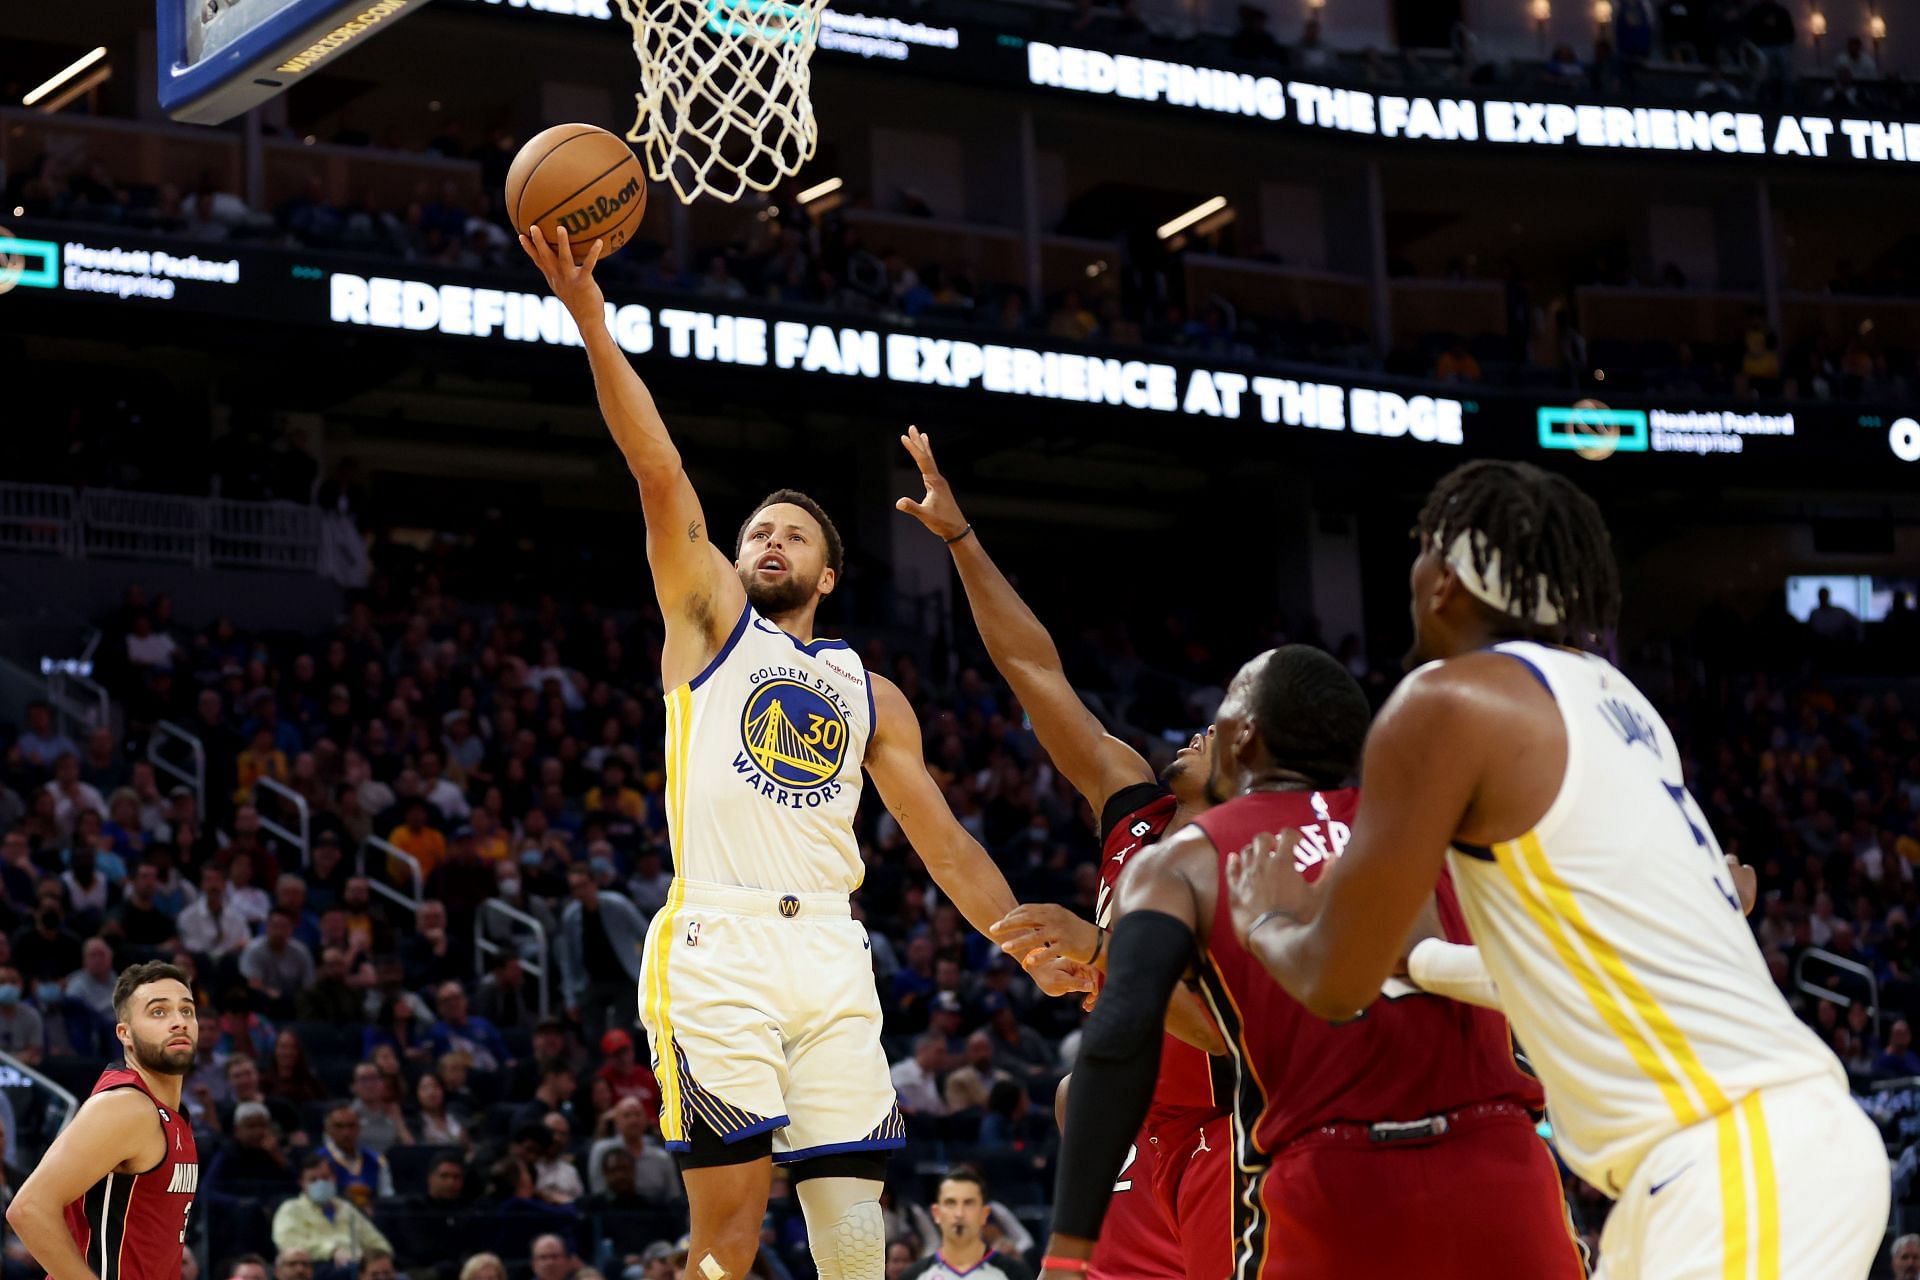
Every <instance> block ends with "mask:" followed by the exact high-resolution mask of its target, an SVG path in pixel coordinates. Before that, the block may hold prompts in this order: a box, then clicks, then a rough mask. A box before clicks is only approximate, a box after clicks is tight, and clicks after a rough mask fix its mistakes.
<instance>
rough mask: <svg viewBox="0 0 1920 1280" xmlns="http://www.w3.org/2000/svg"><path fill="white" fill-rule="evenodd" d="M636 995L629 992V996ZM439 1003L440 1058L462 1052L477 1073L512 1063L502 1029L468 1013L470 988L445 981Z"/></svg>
mask: <svg viewBox="0 0 1920 1280" xmlns="http://www.w3.org/2000/svg"><path fill="white" fill-rule="evenodd" d="M632 994H633V993H632V992H628V996H629V997H631V996H632ZM435 1000H436V1004H437V1005H438V1007H439V1012H440V1020H439V1021H438V1022H435V1023H434V1024H433V1030H432V1031H431V1032H430V1034H429V1038H430V1039H431V1040H432V1042H433V1052H434V1054H435V1056H436V1057H437V1056H440V1055H443V1054H446V1053H449V1052H451V1051H452V1050H454V1049H462V1050H465V1051H466V1052H467V1054H468V1055H470V1056H471V1057H472V1059H473V1066H474V1069H475V1070H477V1071H496V1070H499V1069H500V1068H502V1067H505V1066H506V1065H507V1064H508V1062H509V1061H510V1055H509V1054H508V1052H507V1042H506V1040H505V1039H504V1038H503V1037H502V1036H501V1034H500V1030H499V1028H498V1027H495V1026H494V1025H493V1024H492V1023H491V1022H488V1021H487V1020H486V1019H485V1018H481V1017H476V1016H473V1015H470V1014H469V1013H468V1012H467V992H466V988H464V987H462V986H461V985H460V984H459V982H457V981H454V980H449V981H446V982H443V983H441V984H440V987H439V990H438V991H437V992H436V993H435Z"/></svg>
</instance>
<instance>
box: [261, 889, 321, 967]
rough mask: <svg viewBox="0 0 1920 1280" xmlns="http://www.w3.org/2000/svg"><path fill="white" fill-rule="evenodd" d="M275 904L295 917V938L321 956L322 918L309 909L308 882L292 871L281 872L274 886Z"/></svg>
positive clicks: (310, 950)
mask: <svg viewBox="0 0 1920 1280" xmlns="http://www.w3.org/2000/svg"><path fill="white" fill-rule="evenodd" d="M273 904H274V905H275V906H277V907H279V908H280V909H281V910H283V911H285V912H287V914H288V915H290V916H292V917H293V936H294V937H295V938H296V939H298V940H299V941H300V943H301V944H302V945H303V946H305V947H306V949H307V950H308V951H309V952H312V953H314V954H316V955H317V954H319V950H320V917H319V916H317V915H315V914H314V913H313V912H312V911H309V910H308V909H307V882H306V881H305V880H302V879H301V878H300V877H299V876H297V875H295V874H293V873H292V872H291V871H283V872H281V873H280V878H279V879H278V880H276V881H275V882H274V885H273Z"/></svg>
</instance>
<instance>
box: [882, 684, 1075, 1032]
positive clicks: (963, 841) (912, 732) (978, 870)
mask: <svg viewBox="0 0 1920 1280" xmlns="http://www.w3.org/2000/svg"><path fill="white" fill-rule="evenodd" d="M867 679H869V680H871V681H873V708H874V719H875V724H874V727H873V737H872V739H871V740H870V741H869V742H868V743H867V772H868V773H869V774H871V775H872V777H873V785H874V786H875V788H877V789H878V790H879V792H880V799H881V800H882V801H883V802H885V804H886V806H887V810H888V811H889V812H890V813H892V814H893V820H894V821H895V822H898V823H899V824H900V830H901V831H903V832H905V833H906V836H907V840H908V842H909V843H911V844H912V845H913V849H914V852H915V853H917V854H919V855H920V861H922V862H924V863H926V865H927V872H928V874H929V875H931V876H932V877H933V882H934V883H935V884H937V885H939V886H940V889H941V892H943V893H945V894H946V895H947V897H949V898H951V899H953V905H954V906H955V907H957V908H959V910H960V914H961V915H963V916H965V917H966V918H967V923H969V924H971V925H972V926H973V927H974V928H975V929H978V930H979V931H980V932H981V933H983V934H985V933H988V932H989V931H990V930H991V929H992V928H993V925H994V922H995V921H997V920H999V919H1000V918H1001V917H1003V916H1005V915H1006V914H1007V913H1008V912H1010V911H1012V910H1013V909H1014V907H1016V906H1018V905H1019V903H1018V902H1017V901H1016V900H1015V898H1014V896H1013V890H1012V889H1010V888H1008V887H1007V878H1006V877H1005V876H1004V875H1002V874H1000V868H999V867H998V866H997V865H995V863H994V861H993V859H992V858H991V857H989V856H988V855H987V851H986V850H985V849H982V848H981V847H980V842H979V841H978V840H975V839H974V838H973V837H972V836H971V835H969V834H968V833H967V829H966V828H965V827H963V826H961V825H960V822H959V820H958V819H957V818H955V817H954V816H953V810H952V809H950V808H948V807H947V798H946V797H945V796H943V795H941V794H940V788H939V786H938V785H936V784H935V783H934V780H933V779H932V777H930V776H929V775H928V773H927V762H926V756H925V755H924V753H923V751H922V748H921V744H920V721H919V720H918V719H917V718H916V717H915V716H914V713H913V705H912V704H911V703H909V702H908V701H907V697H906V695H905V694H903V693H901V692H900V687H899V686H898V685H896V684H894V683H893V681H891V680H888V679H887V678H886V677H884V676H879V675H875V674H874V673H873V672H871V671H869V672H868V673H867ZM1014 958H1015V959H1022V958H1023V957H1022V956H1015V957H1014ZM1070 968H1078V966H1062V965H1058V964H1056V965H1053V966H1049V967H1048V968H1046V970H1045V971H1044V972H1042V971H1038V970H1036V971H1031V972H1032V976H1033V979H1034V981H1036V982H1038V983H1040V985H1041V989H1042V990H1044V991H1046V993H1047V994H1048V995H1065V994H1066V993H1067V992H1068V991H1078V990H1082V989H1084V988H1083V987H1082V986H1080V985H1078V984H1068V983H1067V982H1065V981H1064V978H1065V975H1066V973H1067V971H1068V970H1069V969H1070ZM1086 976H1087V977H1088V978H1089V979H1090V977H1091V975H1086Z"/></svg>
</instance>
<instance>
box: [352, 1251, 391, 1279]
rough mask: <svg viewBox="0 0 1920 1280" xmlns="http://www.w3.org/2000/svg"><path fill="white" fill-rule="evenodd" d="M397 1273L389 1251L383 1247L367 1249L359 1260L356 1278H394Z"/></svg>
mask: <svg viewBox="0 0 1920 1280" xmlns="http://www.w3.org/2000/svg"><path fill="white" fill-rule="evenodd" d="M399 1274H400V1273H399V1271H398V1270H397V1269H396V1268H395V1266H394V1262H393V1255H392V1254H391V1253H388V1252H387V1251H386V1250H385V1249H369V1250H367V1252H366V1256H365V1257H364V1258H362V1259H361V1261H360V1273H359V1276H358V1277H357V1280H396V1278H397V1277H398V1276H399Z"/></svg>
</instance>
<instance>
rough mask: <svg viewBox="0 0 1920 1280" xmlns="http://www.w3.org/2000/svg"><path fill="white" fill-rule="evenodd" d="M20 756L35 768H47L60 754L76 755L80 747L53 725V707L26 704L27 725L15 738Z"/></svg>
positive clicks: (33, 703) (42, 704)
mask: <svg viewBox="0 0 1920 1280" xmlns="http://www.w3.org/2000/svg"><path fill="white" fill-rule="evenodd" d="M14 745H15V746H17V747H19V748H20V758H21V760H23V761H24V762H25V763H27V764H30V765H33V766H35V767H37V768H41V769H48V768H51V767H52V766H53V762H54V761H56V760H58V759H59V758H60V757H61V756H76V757H77V756H78V755H79V754H80V748H79V747H76V746H75V745H74V744H73V739H71V738H69V737H68V736H67V735H66V734H64V733H62V732H60V730H59V729H57V728H55V727H54V723H53V708H52V707H50V706H48V705H47V704H46V703H44V702H30V703H28V704H27V727H26V728H25V729H23V730H22V731H21V733H20V736H19V738H18V739H16V740H15V743H14Z"/></svg>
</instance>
